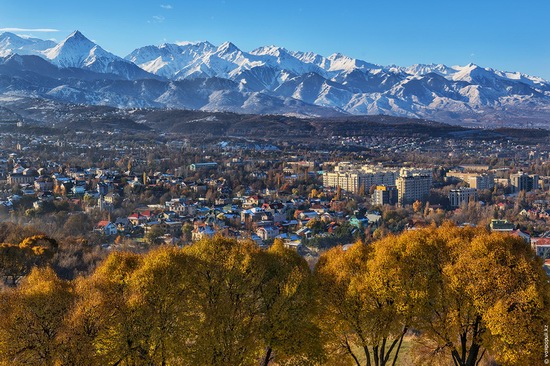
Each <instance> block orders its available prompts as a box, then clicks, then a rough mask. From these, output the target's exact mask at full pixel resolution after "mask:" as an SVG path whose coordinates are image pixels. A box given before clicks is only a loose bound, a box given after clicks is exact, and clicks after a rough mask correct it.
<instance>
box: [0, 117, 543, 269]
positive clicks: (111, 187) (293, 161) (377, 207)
mask: <svg viewBox="0 0 550 366" xmlns="http://www.w3.org/2000/svg"><path fill="white" fill-rule="evenodd" d="M15 131H16V133H4V134H2V135H1V136H0V138H1V140H0V141H1V143H2V145H1V147H2V150H1V159H0V179H1V180H0V182H1V183H0V184H1V186H0V188H1V189H0V195H1V196H0V209H1V215H2V217H3V219H4V220H6V221H11V222H14V223H19V224H24V225H30V226H33V227H35V228H37V229H38V230H40V231H42V232H44V233H47V234H48V235H52V236H73V237H82V238H86V240H87V242H88V243H89V245H90V246H97V247H98V248H101V251H105V252H108V251H109V250H111V249H113V248H117V247H121V248H122V247H124V248H133V250H137V251H140V250H147V248H150V247H151V246H154V245H159V244H161V243H167V244H174V245H179V246H181V245H185V244H188V243H191V242H194V241H198V240H200V239H202V238H204V237H213V236H215V235H216V234H221V235H224V236H230V237H233V238H236V239H245V238H246V239H251V240H253V241H254V242H256V243H257V244H258V245H259V246H260V247H269V245H270V244H271V243H273V241H274V240H275V239H276V238H279V239H282V240H283V241H284V243H285V245H286V246H287V247H290V248H294V249H295V250H297V251H298V252H299V253H300V254H301V255H303V256H304V257H305V258H307V259H308V260H309V261H310V262H311V263H312V264H313V263H315V261H316V258H318V256H319V253H320V252H322V251H323V250H326V249H328V248H330V247H333V246H336V245H346V244H351V243H353V242H354V241H355V240H357V239H362V240H367V241H369V240H373V239H376V238H381V237H383V236H385V235H386V234H388V233H394V234H397V233H400V232H402V231H404V230H414V229H417V228H421V227H426V226H430V225H433V224H435V225H440V224H441V223H443V222H444V221H446V220H450V221H452V222H454V223H455V224H457V225H460V226H464V225H471V226H481V227H487V228H490V229H491V230H495V231H509V232H510V233H512V234H513V235H517V236H520V237H522V238H524V239H525V240H526V241H527V242H528V243H530V245H531V246H532V248H533V250H534V251H536V253H537V254H538V255H539V256H541V257H542V258H543V259H545V260H547V259H549V258H550V201H549V196H550V192H549V189H550V157H549V153H550V152H549V149H548V146H546V147H545V148H544V147H541V146H540V145H529V144H526V143H518V142H514V141H513V140H496V141H491V140H481V141H475V140H463V139H460V140H453V139H443V138H436V139H433V140H432V141H428V143H422V144H420V143H418V144H417V143H416V142H415V141H403V140H402V139H401V138H397V137H393V136H390V137H383V136H380V137H363V138H361V139H358V138H355V139H353V144H354V145H355V146H356V147H357V146H361V147H360V148H355V149H353V150H351V151H350V150H349V149H348V146H346V145H347V144H350V143H351V142H352V140H350V139H348V138H345V137H341V138H338V139H333V138H329V139H328V141H329V143H330V141H331V140H332V141H333V144H334V150H333V151H330V152H329V151H327V150H325V149H324V148H326V146H325V145H323V146H321V147H319V146H318V143H319V141H315V140H312V141H307V140H306V141H303V140H301V141H294V140H292V139H290V140H286V141H277V139H273V140H256V141H255V140H254V139H250V138H247V139H244V138H233V139H231V138H229V139H220V138H210V139H207V138H204V136H200V139H198V138H197V136H191V137H190V136H185V135H175V134H172V135H168V136H166V135H163V136H161V137H154V136H153V137H150V138H143V137H138V136H137V135H134V134H132V133H128V134H126V133H125V131H122V132H121V131H120V130H116V129H115V130H105V131H95V132H93V133H91V134H90V133H83V132H79V131H75V132H73V133H68V134H65V135H64V138H60V136H59V135H55V134H52V135H51V136H48V135H36V134H35V133H33V132H25V131H26V130H25V127H24V126H21V127H19V128H18V129H16V130H15ZM413 140H414V139H413Z"/></svg>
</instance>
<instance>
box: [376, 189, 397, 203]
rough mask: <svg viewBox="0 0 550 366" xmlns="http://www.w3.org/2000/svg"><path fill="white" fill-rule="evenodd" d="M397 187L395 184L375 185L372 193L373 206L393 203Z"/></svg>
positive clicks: (395, 201)
mask: <svg viewBox="0 0 550 366" xmlns="http://www.w3.org/2000/svg"><path fill="white" fill-rule="evenodd" d="M397 196H398V192H397V187H396V186H386V185H380V186H377V187H376V189H375V191H374V192H373V194H372V197H371V199H372V204H373V205H375V206H382V205H395V204H396V203H397V198H398V197H397Z"/></svg>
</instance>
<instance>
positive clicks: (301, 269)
mask: <svg viewBox="0 0 550 366" xmlns="http://www.w3.org/2000/svg"><path fill="white" fill-rule="evenodd" d="M261 255H262V257H263V263H262V266H261V268H262V272H263V274H262V276H263V279H262V282H261V286H260V288H259V290H260V296H261V309H260V311H261V313H262V321H261V325H260V329H259V336H260V337H261V339H262V341H263V343H264V349H265V353H264V355H263V356H262V362H261V365H263V366H267V365H268V364H269V363H270V362H271V361H272V360H275V362H276V363H277V364H279V365H281V364H289V365H298V364H300V363H311V362H313V361H319V360H320V359H321V358H322V353H323V352H322V348H321V344H320V337H319V336H320V334H319V328H318V327H317V326H316V325H315V323H314V317H315V316H316V311H315V306H314V302H313V290H314V289H313V278H312V275H311V271H310V269H309V266H308V264H307V262H306V261H305V260H304V259H303V258H302V257H301V256H300V255H299V254H298V253H297V252H296V251H295V250H292V249H288V248H285V247H284V245H283V242H282V241H281V240H280V239H276V240H275V242H274V244H273V245H272V246H271V248H269V250H268V251H267V252H263V253H261Z"/></svg>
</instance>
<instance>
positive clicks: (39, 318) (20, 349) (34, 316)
mask: <svg viewBox="0 0 550 366" xmlns="http://www.w3.org/2000/svg"><path fill="white" fill-rule="evenodd" d="M0 301H1V307H0V318H1V319H2V321H0V355H1V357H0V364H2V365H25V366H27V365H53V364H54V362H55V360H57V359H58V357H59V351H60V349H61V342H60V338H59V334H60V332H61V329H62V324H63V318H64V316H65V314H66V313H67V311H68V309H69V308H70V307H71V305H72V302H73V292H72V289H71V285H70V284H69V283H68V282H65V281H63V280H60V279H59V278H58V277H57V275H56V274H55V273H54V272H53V270H51V269H50V268H45V269H38V268H35V269H33V270H32V271H31V273H30V274H29V276H27V277H26V278H25V280H24V281H23V283H22V284H21V286H20V287H19V288H18V289H10V290H8V291H6V292H3V293H2V294H1V295H0Z"/></svg>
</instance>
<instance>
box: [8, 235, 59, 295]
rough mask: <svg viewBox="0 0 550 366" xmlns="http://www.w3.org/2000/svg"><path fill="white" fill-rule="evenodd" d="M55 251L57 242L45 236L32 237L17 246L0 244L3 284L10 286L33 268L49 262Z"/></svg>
mask: <svg viewBox="0 0 550 366" xmlns="http://www.w3.org/2000/svg"><path fill="white" fill-rule="evenodd" d="M56 251H57V242H56V241H55V240H54V239H52V238H50V237H47V236H45V235H33V236H30V237H27V238H25V239H23V240H22V241H21V242H20V243H19V244H18V245H12V244H0V274H1V275H2V276H3V278H4V283H8V284H10V285H12V286H14V285H15V284H16V282H17V281H18V280H19V279H20V278H21V277H23V276H25V275H27V274H29V273H30V271H31V270H32V268H33V267H35V266H43V265H46V264H48V263H50V262H51V260H52V258H53V255H54V253H55V252H56Z"/></svg>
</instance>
